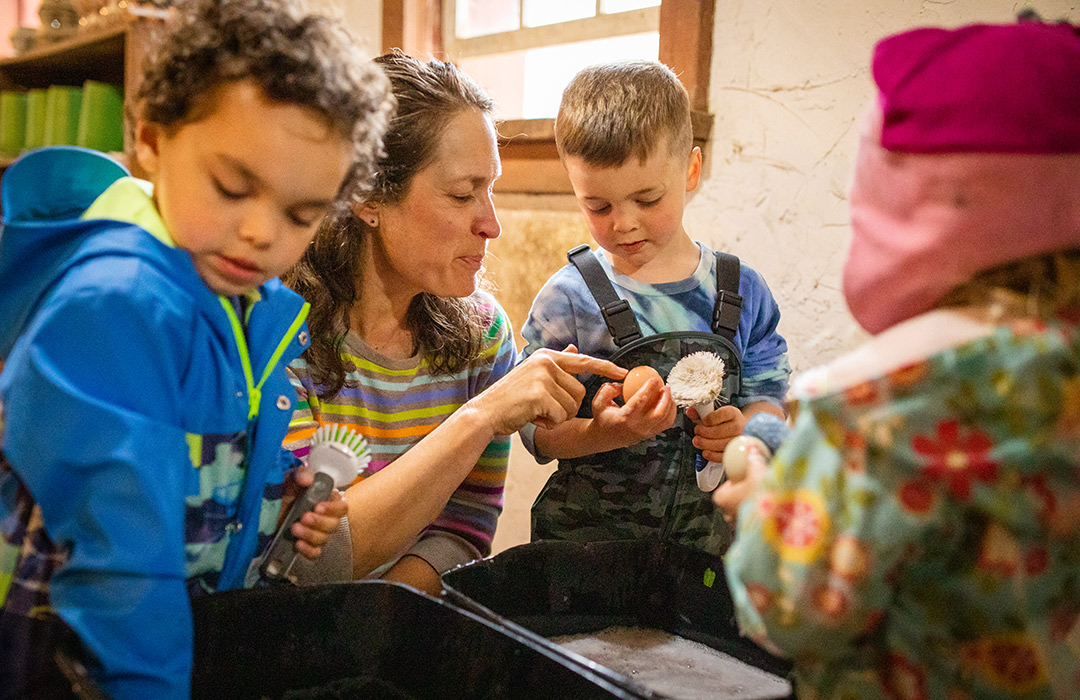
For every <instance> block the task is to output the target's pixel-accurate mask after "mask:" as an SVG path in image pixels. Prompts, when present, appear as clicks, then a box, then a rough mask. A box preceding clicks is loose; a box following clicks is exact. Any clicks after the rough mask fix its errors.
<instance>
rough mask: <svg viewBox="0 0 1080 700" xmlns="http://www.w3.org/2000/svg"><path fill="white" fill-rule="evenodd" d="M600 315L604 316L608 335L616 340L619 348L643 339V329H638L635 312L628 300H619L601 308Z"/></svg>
mask: <svg viewBox="0 0 1080 700" xmlns="http://www.w3.org/2000/svg"><path fill="white" fill-rule="evenodd" d="M600 313H601V314H603V316H604V323H606V324H607V329H608V333H610V334H611V337H612V338H613V339H614V340H615V345H616V346H617V347H620V348H621V347H622V346H623V345H626V344H627V343H629V342H630V341H632V340H637V339H638V338H640V337H641V329H640V328H638V325H637V319H636V318H634V312H633V310H632V309H631V308H630V304H629V303H628V302H627V301H626V299H619V300H618V301H613V302H611V303H609V304H605V305H604V306H601V307H600ZM626 314H629V316H627V315H626ZM627 321H628V322H627Z"/></svg>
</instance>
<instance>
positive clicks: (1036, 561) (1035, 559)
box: [1024, 547, 1050, 576]
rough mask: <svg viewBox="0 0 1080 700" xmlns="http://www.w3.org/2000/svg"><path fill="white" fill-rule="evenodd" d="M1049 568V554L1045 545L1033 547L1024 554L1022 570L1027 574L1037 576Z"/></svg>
mask: <svg viewBox="0 0 1080 700" xmlns="http://www.w3.org/2000/svg"><path fill="white" fill-rule="evenodd" d="M1048 568H1050V555H1049V554H1048V553H1047V551H1046V548H1045V547H1033V548H1032V549H1030V550H1028V553H1027V554H1025V555H1024V570H1025V571H1027V573H1028V576H1038V575H1039V574H1041V573H1042V572H1044V571H1046V570H1047V569H1048Z"/></svg>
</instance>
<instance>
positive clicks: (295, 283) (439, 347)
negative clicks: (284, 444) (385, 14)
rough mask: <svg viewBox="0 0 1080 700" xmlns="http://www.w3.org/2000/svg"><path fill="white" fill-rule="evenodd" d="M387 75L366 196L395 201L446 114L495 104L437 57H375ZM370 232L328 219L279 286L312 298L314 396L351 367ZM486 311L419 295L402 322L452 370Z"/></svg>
mask: <svg viewBox="0 0 1080 700" xmlns="http://www.w3.org/2000/svg"><path fill="white" fill-rule="evenodd" d="M375 63H376V64H378V65H379V66H381V67H382V69H383V71H384V72H385V74H386V75H387V77H388V78H389V79H390V84H391V86H392V89H393V94H394V97H395V99H396V101H397V110H396V111H395V113H394V116H393V119H392V120H391V121H390V128H389V129H388V130H387V132H386V135H385V137H384V152H383V154H382V155H381V156H380V158H379V161H378V163H377V167H376V173H375V176H374V180H373V189H372V191H371V192H370V193H369V195H368V197H367V200H368V201H371V202H378V203H382V204H393V203H397V202H400V201H401V200H402V199H403V198H404V197H405V195H406V194H407V193H408V191H409V186H410V185H411V184H412V181H413V178H414V177H415V176H416V174H417V173H418V172H420V171H421V170H423V169H424V168H425V167H427V166H428V165H429V164H430V163H431V161H432V159H434V157H435V153H436V150H437V148H438V146H439V143H440V139H441V138H442V135H443V133H444V132H445V130H446V125H447V123H449V121H450V120H451V118H452V117H453V116H454V115H456V114H459V113H461V112H463V111H468V110H479V111H480V112H482V113H483V114H485V115H489V116H490V115H491V113H492V111H493V110H494V103H493V102H492V100H491V98H489V97H488V96H487V95H486V94H485V93H484V91H483V90H482V89H481V88H480V86H479V85H477V84H476V83H475V82H474V81H473V80H472V79H471V78H469V77H468V76H467V75H465V74H464V73H462V72H461V71H460V70H458V69H457V68H456V67H455V66H454V65H452V64H450V63H445V62H443V61H438V60H431V61H420V60H418V59H416V58H413V57H411V56H407V55H405V54H403V53H400V52H393V53H388V54H384V55H383V56H380V57H378V58H376V59H375ZM370 235H371V230H370V228H369V227H368V225H367V223H365V222H364V221H363V219H362V218H361V217H359V216H357V215H356V214H354V213H352V212H340V213H338V214H336V215H333V216H328V217H327V218H326V219H325V220H324V221H323V223H322V225H321V226H320V227H319V231H318V233H316V234H315V240H314V241H313V242H312V244H311V245H310V246H308V249H307V252H306V253H305V254H304V257H303V258H301V260H300V262H299V263H298V264H297V265H296V266H295V267H294V268H293V269H292V270H290V271H289V272H288V273H287V274H286V275H285V276H284V280H285V283H286V284H288V285H289V286H290V287H292V288H293V290H295V291H296V292H298V293H299V294H301V295H302V296H303V297H304V298H305V299H307V300H308V301H309V302H310V303H311V313H310V314H309V316H308V328H309V330H310V331H311V346H310V347H309V348H308V349H307V351H306V354H305V356H306V358H307V363H308V369H309V371H310V372H311V375H312V378H313V380H314V381H315V384H316V385H317V386H318V387H319V391H318V393H319V395H320V396H321V397H323V398H326V397H329V396H333V395H334V394H336V393H338V392H339V391H341V388H342V387H343V386H345V385H346V380H345V377H346V374H347V373H348V372H349V370H350V368H349V367H347V366H346V363H345V360H344V359H343V358H342V356H341V347H342V343H343V342H344V340H345V335H346V334H347V332H348V329H349V311H350V309H351V308H352V306H353V304H355V302H356V290H357V289H358V286H359V285H358V282H359V280H360V278H361V275H362V274H363V270H361V269H360V260H361V251H362V250H363V247H364V245H366V242H367V240H368V238H369V237H370ZM487 314H488V312H487V311H485V310H484V309H483V308H482V307H481V305H480V303H479V302H478V300H477V299H476V297H475V296H471V297H465V298H454V297H438V296H434V295H432V294H427V293H422V294H418V295H417V296H416V297H415V298H414V299H413V300H412V304H411V305H410V307H409V310H408V312H407V316H406V323H407V325H408V328H409V330H410V332H411V333H412V337H413V338H414V339H415V342H416V344H417V350H419V351H420V352H422V353H423V355H424V356H425V357H426V358H427V360H428V362H429V363H430V366H431V368H432V371H433V372H434V373H436V374H452V373H454V372H457V371H459V370H460V369H462V368H463V367H465V366H467V365H468V364H469V363H471V362H473V361H475V360H476V359H477V358H478V357H479V356H480V353H481V352H482V351H483V347H484V332H485V329H486V328H487V326H488V323H489V320H490V319H488V318H487Z"/></svg>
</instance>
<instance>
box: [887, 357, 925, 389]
mask: <svg viewBox="0 0 1080 700" xmlns="http://www.w3.org/2000/svg"><path fill="white" fill-rule="evenodd" d="M929 369H930V363H929V362H926V361H922V362H914V363H912V364H909V365H904V366H903V367H900V368H898V369H894V370H893V371H892V372H889V382H891V383H892V385H893V387H894V388H907V387H909V386H911V385H913V384H917V383H919V382H921V381H922V380H923V379H924V378H925V377H926V375H927V373H928V372H929Z"/></svg>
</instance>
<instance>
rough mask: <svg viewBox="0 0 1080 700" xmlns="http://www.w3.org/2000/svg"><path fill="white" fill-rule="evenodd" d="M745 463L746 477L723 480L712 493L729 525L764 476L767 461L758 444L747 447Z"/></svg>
mask: <svg viewBox="0 0 1080 700" xmlns="http://www.w3.org/2000/svg"><path fill="white" fill-rule="evenodd" d="M746 463H747V470H746V478H744V479H741V480H739V481H731V480H725V481H724V482H723V483H722V484H720V486H718V487H717V488H716V490H715V491H713V493H712V500H713V503H714V504H716V506H717V507H719V508H721V509H723V511H724V520H726V521H727V522H728V523H729V524H731V525H734V524H735V518H736V516H737V515H738V513H739V506H741V505H742V502H743V501H745V500H746V498H747V497H748V496H749V495H750V494H751V493H753V492H754V491H755V490H756V489H757V487H758V484H760V483H761V480H762V479H764V478H765V470H766V469H768V468H769V463H768V461H767V460H766V459H765V455H763V454H762V453H761V447H760V446H758V445H749V446H748V447H747V449H746Z"/></svg>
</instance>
